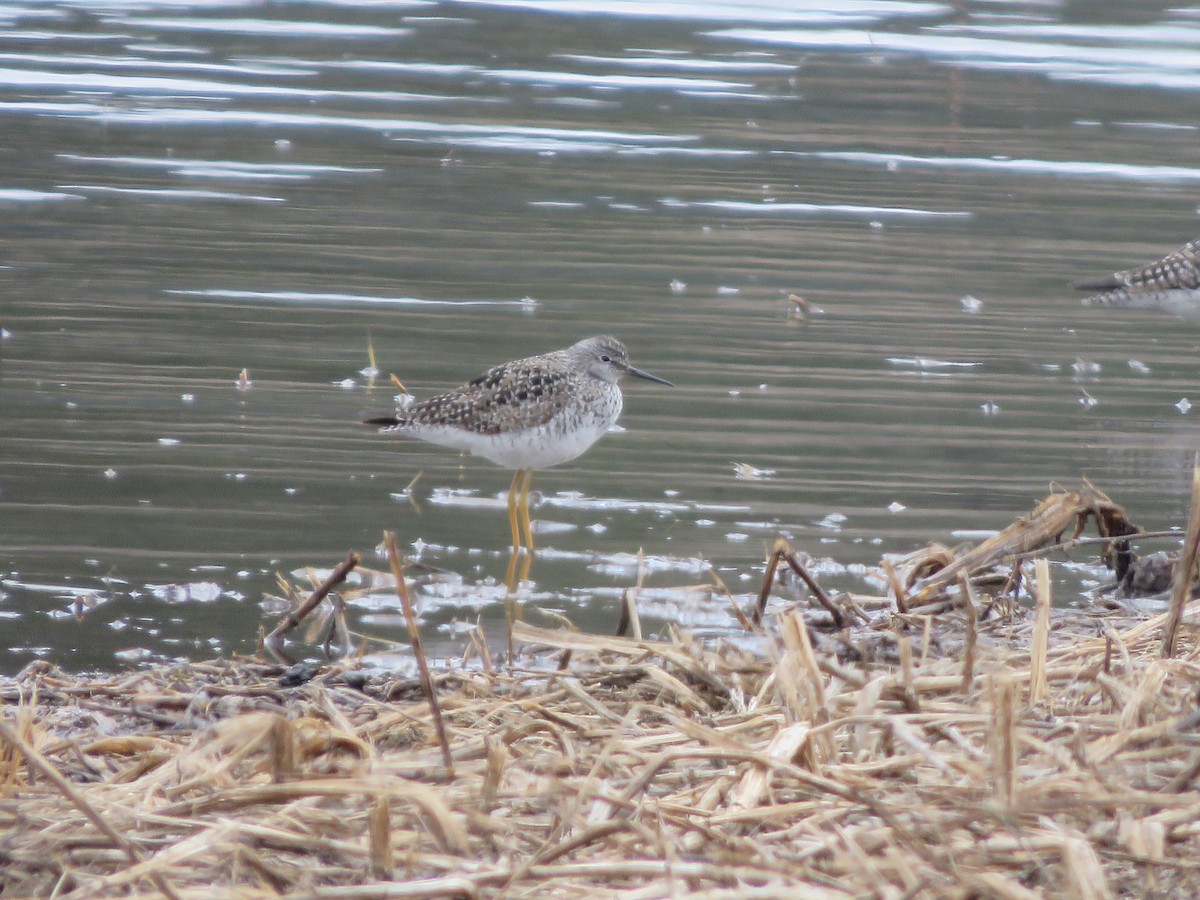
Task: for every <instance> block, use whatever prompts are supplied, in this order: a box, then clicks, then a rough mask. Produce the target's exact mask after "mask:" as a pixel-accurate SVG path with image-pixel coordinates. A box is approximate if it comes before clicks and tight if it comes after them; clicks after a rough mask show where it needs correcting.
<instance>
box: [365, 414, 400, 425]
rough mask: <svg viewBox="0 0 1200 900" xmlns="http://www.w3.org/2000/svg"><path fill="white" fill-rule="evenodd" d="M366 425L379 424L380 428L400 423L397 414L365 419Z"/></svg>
mask: <svg viewBox="0 0 1200 900" xmlns="http://www.w3.org/2000/svg"><path fill="white" fill-rule="evenodd" d="M363 424H364V425H378V426H379V427H380V428H392V427H395V426H396V425H399V424H400V420H399V419H397V418H396V417H395V416H376V417H375V418H373V419H363Z"/></svg>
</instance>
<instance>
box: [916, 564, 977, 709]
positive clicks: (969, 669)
mask: <svg viewBox="0 0 1200 900" xmlns="http://www.w3.org/2000/svg"><path fill="white" fill-rule="evenodd" d="M958 589H959V590H960V591H962V595H963V608H964V609H965V610H966V613H967V627H966V630H965V634H964V635H963V660H962V692H963V694H970V693H971V686H972V685H973V684H974V683H975V643H976V640H977V638H978V634H979V610H978V609H977V608H976V605H975V595H974V594H972V593H971V579H970V578H968V577H967V573H966V572H961V573H959V576H958ZM929 630H930V617H929V616H926V617H925V645H926V651H927V650H928V645H929Z"/></svg>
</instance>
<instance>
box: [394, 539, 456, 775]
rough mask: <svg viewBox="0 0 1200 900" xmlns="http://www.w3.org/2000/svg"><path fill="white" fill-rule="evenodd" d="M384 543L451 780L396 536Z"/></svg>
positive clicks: (447, 747)
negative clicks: (397, 550) (397, 548)
mask: <svg viewBox="0 0 1200 900" xmlns="http://www.w3.org/2000/svg"><path fill="white" fill-rule="evenodd" d="M383 544H384V546H385V547H386V548H387V558H388V565H390V566H391V567H392V574H393V575H395V576H396V594H397V595H398V596H399V597H400V606H401V608H403V610H404V624H405V625H407V626H408V637H409V639H410V640H411V641H412V648H413V656H414V657H415V658H416V660H417V670H418V671H419V672H420V673H421V688H422V689H423V690H424V691H425V697H426V699H428V700H429V710H430V712H431V713H432V714H433V726H434V729H435V730H436V731H437V736H438V743H439V744H440V745H441V747H442V762H443V763H444V764H445V766H446V772H447V773H448V774H449V776H450V777H451V778H453V777H454V758H453V757H452V756H451V755H450V741H449V740H448V739H447V738H446V726H445V723H443V722H442V709H441V707H440V706H439V705H438V699H437V692H436V691H435V690H434V688H433V678H432V677H430V675H429V663H428V661H426V659H425V651H424V650H423V649H422V648H421V631H420V629H419V628H417V616H416V614H415V613H414V612H413V605H412V600H411V599H410V598H409V596H408V584H407V582H405V580H404V570H403V569H402V568H401V567H400V555H399V554H398V553H397V552H396V535H395V534H393V533H392V532H390V531H385V532H384V533H383Z"/></svg>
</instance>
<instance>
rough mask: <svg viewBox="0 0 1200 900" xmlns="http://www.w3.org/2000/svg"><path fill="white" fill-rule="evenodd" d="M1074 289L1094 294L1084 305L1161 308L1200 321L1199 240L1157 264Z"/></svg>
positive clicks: (1091, 280) (1079, 283) (1082, 283)
mask: <svg viewBox="0 0 1200 900" xmlns="http://www.w3.org/2000/svg"><path fill="white" fill-rule="evenodd" d="M1072 287H1074V288H1076V289H1077V290H1081V291H1093V292H1095V293H1093V294H1092V296H1090V297H1086V298H1084V301H1083V304H1084V306H1114V307H1125V308H1131V309H1132V308H1138V309H1161V310H1163V311H1164V312H1169V313H1172V314H1174V315H1177V316H1183V317H1185V318H1200V239H1198V240H1194V241H1191V242H1190V243H1187V244H1184V246H1183V247H1181V248H1180V249H1179V250H1176V251H1175V252H1174V253H1170V254H1168V255H1167V256H1164V257H1163V258H1162V259H1160V260H1158V261H1157V262H1153V263H1150V264H1149V265H1145V266H1139V267H1138V268H1135V269H1127V270H1124V271H1121V272H1114V273H1113V274H1111V275H1106V276H1104V277H1102V278H1089V279H1084V280H1082V281H1076V282H1075V283H1074V284H1073V285H1072Z"/></svg>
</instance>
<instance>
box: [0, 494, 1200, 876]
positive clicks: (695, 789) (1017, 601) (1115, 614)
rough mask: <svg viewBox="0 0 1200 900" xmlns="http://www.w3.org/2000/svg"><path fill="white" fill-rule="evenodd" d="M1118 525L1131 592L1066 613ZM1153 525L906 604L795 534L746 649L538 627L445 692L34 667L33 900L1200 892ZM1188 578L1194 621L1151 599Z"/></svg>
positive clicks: (18, 755)
mask: <svg viewBox="0 0 1200 900" xmlns="http://www.w3.org/2000/svg"><path fill="white" fill-rule="evenodd" d="M1193 506H1194V509H1200V507H1197V505H1196V504H1193ZM1089 523H1091V524H1092V525H1094V527H1095V530H1096V531H1097V532H1098V543H1099V545H1100V546H1101V547H1102V554H1103V555H1104V556H1105V557H1106V558H1107V559H1109V560H1110V562H1111V565H1112V566H1113V567H1114V569H1115V574H1116V576H1117V577H1116V579H1115V580H1114V591H1113V599H1112V600H1111V601H1104V602H1100V601H1094V602H1090V603H1073V604H1070V605H1069V606H1062V607H1055V605H1054V604H1053V602H1052V597H1051V587H1050V585H1051V582H1050V577H1049V566H1048V563H1047V559H1046V556H1047V554H1048V553H1050V552H1051V551H1052V550H1054V549H1056V548H1059V547H1061V546H1062V543H1061V542H1062V541H1063V539H1064V537H1066V538H1068V539H1073V540H1078V541H1082V540H1084V539H1083V538H1081V534H1082V531H1083V529H1084V527H1085V526H1087V525H1088V524H1089ZM1068 532H1070V533H1069V534H1068ZM1137 532H1138V529H1137V528H1136V527H1135V526H1133V525H1132V524H1131V523H1129V521H1128V520H1127V518H1126V517H1125V514H1124V512H1123V511H1122V510H1121V508H1120V507H1119V506H1118V505H1116V504H1115V503H1113V502H1112V501H1111V500H1110V499H1109V498H1108V497H1106V496H1105V495H1103V494H1102V493H1101V492H1100V491H1098V490H1096V489H1095V488H1094V487H1092V486H1091V485H1088V484H1086V483H1085V484H1084V485H1083V486H1082V487H1081V488H1080V489H1079V490H1078V491H1060V492H1056V493H1054V494H1052V495H1051V496H1050V497H1048V498H1047V499H1046V500H1045V501H1043V503H1042V504H1040V505H1039V506H1038V507H1037V508H1036V509H1035V510H1034V512H1033V513H1032V514H1030V515H1029V516H1026V517H1022V518H1021V519H1019V520H1018V521H1017V522H1015V523H1013V525H1012V526H1010V527H1009V528H1008V529H1005V530H1004V531H1003V532H1001V533H1000V534H998V535H997V536H996V537H994V538H991V539H989V540H988V541H985V542H984V543H982V544H980V545H979V546H977V547H974V548H968V549H965V550H961V551H951V550H949V549H947V548H929V549H928V550H926V551H922V552H921V553H919V554H913V555H912V556H910V557H908V558H907V559H905V560H901V561H899V562H895V561H893V562H892V563H889V564H885V565H884V566H883V569H884V572H885V574H886V579H887V583H888V584H889V586H890V589H889V591H888V593H887V595H886V596H877V597H869V596H864V595H852V596H851V595H845V594H842V595H827V594H826V593H825V592H824V591H823V590H822V589H821V587H820V585H819V584H818V583H817V580H816V579H815V578H813V577H812V575H811V574H810V573H809V572H808V570H807V568H806V566H805V562H804V559H803V557H802V556H801V555H800V554H797V553H796V552H795V551H794V550H793V549H792V548H791V547H788V546H787V545H786V544H784V543H782V542H781V543H780V544H779V545H778V546H777V547H776V551H775V553H774V554H773V555H772V557H771V559H770V561H769V563H768V572H767V575H766V578H765V579H764V583H763V589H762V592H761V595H760V604H759V606H758V607H757V608H755V609H749V610H741V609H739V610H737V615H738V616H739V618H740V620H741V621H743V622H744V623H745V625H746V627H747V634H748V637H746V638H739V637H737V636H729V637H727V638H726V639H723V640H717V641H699V640H697V639H694V638H693V637H691V636H689V635H688V634H684V633H679V632H677V631H674V630H672V631H670V633H669V634H668V635H667V636H666V637H665V638H663V639H660V640H647V639H644V638H642V637H640V631H639V630H638V628H637V616H636V608H635V607H633V606H632V605H631V609H630V623H629V624H630V629H629V630H630V631H631V632H632V633H633V634H634V637H623V636H598V635H587V634H581V633H578V632H575V631H572V630H570V629H554V630H552V629H545V628H535V627H533V626H531V625H528V624H526V623H524V622H523V621H521V620H520V619H519V618H516V617H514V619H513V620H512V621H511V632H512V635H511V640H512V642H513V645H514V647H516V648H517V653H516V655H515V656H513V657H509V658H508V659H507V660H505V661H503V662H501V663H494V662H493V661H492V659H491V656H490V654H489V651H488V650H487V647H486V645H483V646H481V647H480V649H479V652H478V653H477V657H478V660H479V664H478V665H477V666H472V667H464V666H461V665H451V664H449V663H442V664H440V665H439V664H437V663H436V662H434V663H433V664H432V665H431V666H429V668H428V669H424V670H423V671H422V678H407V677H399V676H397V675H395V674H394V673H387V672H381V671H378V670H367V669H363V668H362V667H361V665H360V663H359V661H358V659H357V658H356V657H354V656H349V657H346V658H343V659H341V660H340V661H337V662H334V663H330V664H328V665H324V666H320V667H316V666H313V667H304V666H290V667H289V666H288V665H286V664H284V663H280V662H276V661H270V660H269V659H268V658H267V657H266V655H265V654H260V656H259V657H258V658H253V659H251V658H243V659H228V660H217V661H212V662H203V663H192V664H186V665H173V666H165V665H156V666H152V667H147V668H144V669H140V670H138V671H133V672H125V673H122V674H119V675H91V676H73V675H67V674H64V673H63V672H60V671H58V670H56V669H55V668H53V667H52V666H50V665H48V664H46V663H35V664H34V665H31V666H30V667H28V668H27V669H26V670H25V671H23V672H22V673H21V674H20V675H19V676H17V677H15V678H11V679H7V680H5V681H2V682H0V693H2V696H3V700H4V714H3V716H2V717H0V784H2V786H3V787H2V791H0V866H2V867H3V872H4V875H3V896H4V897H6V898H8V897H34V896H38V897H44V896H56V897H98V896H104V897H114V896H129V897H139V896H167V897H195V898H200V897H211V896H214V895H219V896H238V897H264V898H265V897H272V898H274V897H288V898H300V897H308V898H318V897H354V898H375V897H378V898H383V897H414V898H415V897H476V896H529V895H537V896H558V897H581V898H583V897H599V896H621V897H629V898H635V897H636V898H652V897H673V896H678V895H680V894H681V893H684V892H686V893H688V894H689V895H692V896H698V897H705V898H733V897H739V898H742V897H747V898H750V897H753V898H766V897H794V896H812V897H818V896H830V897H833V896H888V897H901V896H917V895H930V896H941V895H945V896H988V897H1007V898H1023V897H1033V896H1039V895H1041V894H1044V893H1045V894H1063V893H1066V894H1068V895H1070V896H1074V897H1087V898H1091V897H1107V896H1117V895H1131V894H1132V895H1146V894H1148V893H1153V894H1155V895H1156V896H1170V895H1176V896H1181V897H1182V896H1193V895H1195V893H1196V892H1197V890H1198V889H1200V862H1197V860H1198V859H1200V827H1198V826H1197V818H1198V813H1200V808H1198V807H1200V799H1198V796H1200V795H1198V794H1197V791H1196V789H1195V784H1194V781H1195V779H1196V777H1197V776H1198V775H1200V734H1198V732H1197V724H1198V723H1200V712H1198V711H1197V702H1196V681H1197V676H1198V675H1200V663H1198V662H1197V654H1198V653H1200V645H1198V644H1197V642H1196V632H1195V627H1194V621H1193V620H1194V617H1195V615H1196V614H1197V613H1200V606H1198V605H1197V603H1196V602H1192V601H1191V600H1190V595H1191V586H1192V583H1193V580H1194V579H1193V577H1192V576H1193V574H1194V571H1195V554H1194V551H1195V547H1196V542H1197V536H1198V535H1200V513H1195V512H1194V514H1193V521H1192V523H1191V524H1190V527H1189V530H1188V532H1187V536H1186V539H1185V543H1184V550H1183V553H1182V554H1181V557H1180V560H1178V561H1173V562H1168V563H1166V564H1164V563H1163V562H1162V560H1161V558H1160V559H1158V561H1157V562H1155V563H1154V564H1153V566H1152V567H1149V568H1147V567H1146V566H1145V565H1144V563H1145V561H1138V560H1136V558H1135V557H1134V556H1133V554H1132V551H1131V549H1130V547H1129V545H1128V543H1127V542H1126V541H1127V540H1128V539H1129V538H1130V537H1131V536H1132V535H1134V534H1137ZM1088 546H1090V545H1088ZM392 559H393V561H394V562H395V564H396V566H397V568H398V567H399V560H397V559H396V558H395V555H394V545H393V553H392ZM1150 559H1154V557H1151V558H1150ZM356 564H357V560H356V559H355V558H354V557H353V556H352V557H351V558H349V559H348V560H347V561H346V563H343V565H342V566H341V567H340V568H339V570H338V571H340V572H341V574H343V575H344V574H345V572H347V571H349V570H350V569H351V568H353V567H354V565H356ZM777 571H787V572H791V573H794V574H795V575H797V576H798V577H799V578H800V579H801V580H802V581H803V582H805V584H806V585H807V586H808V592H809V597H811V598H812V602H808V601H806V602H804V603H799V604H797V603H787V604H784V603H781V602H780V601H779V600H778V599H773V597H772V588H773V586H774V585H775V584H776V573H777ZM1131 573H1132V574H1131ZM1164 573H1165V574H1164ZM336 574H337V573H336V572H335V575H336ZM1164 578H1165V584H1166V586H1167V587H1168V588H1169V589H1170V590H1171V592H1172V595H1171V602H1170V604H1169V605H1168V607H1167V610H1166V611H1165V612H1160V613H1158V614H1156V615H1147V614H1145V613H1143V612H1141V608H1140V607H1137V606H1136V605H1131V604H1129V603H1126V602H1125V601H1123V600H1121V599H1120V597H1121V596H1126V595H1128V594H1129V587H1130V585H1131V584H1133V583H1134V582H1135V581H1136V582H1137V583H1142V582H1143V581H1145V580H1146V579H1149V581H1154V580H1156V579H1157V580H1159V581H1160V582H1162V581H1163V579H1164ZM1139 579H1140V580H1139ZM402 585H403V579H401V580H400V581H399V582H398V587H401V588H402ZM1158 586H1159V587H1161V586H1162V584H1160V585H1158ZM335 588H336V578H331V579H330V582H329V583H327V584H326V585H324V586H322V588H321V589H320V593H321V596H317V597H316V599H315V600H313V598H312V597H310V598H309V599H310V600H313V602H312V603H310V604H308V609H300V608H299V607H298V608H297V609H296V610H295V611H294V612H293V614H292V615H290V616H289V617H288V618H287V619H285V621H284V622H283V623H281V626H280V628H279V629H277V632H278V634H277V638H278V637H281V636H282V635H283V634H285V633H286V632H287V631H288V630H290V629H291V628H294V627H295V626H296V625H297V624H298V623H299V621H300V619H301V618H303V615H304V614H307V612H309V611H310V610H311V609H312V608H315V607H316V606H317V605H318V601H320V600H321V597H322V596H325V595H326V594H328V593H329V592H330V591H333V590H335ZM400 593H401V598H402V600H403V601H404V603H405V608H406V612H407V611H408V608H407V598H406V596H405V593H404V591H403V589H401V590H400ZM314 596H315V594H314ZM334 606H335V607H336V604H335V605H334ZM410 621H411V620H410ZM413 636H414V638H415V639H416V640H415V641H414V649H415V650H416V655H417V657H418V661H419V662H421V663H422V664H424V663H425V660H424V657H423V654H422V653H421V652H420V650H419V635H417V633H416V632H415V624H414V631H413Z"/></svg>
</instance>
